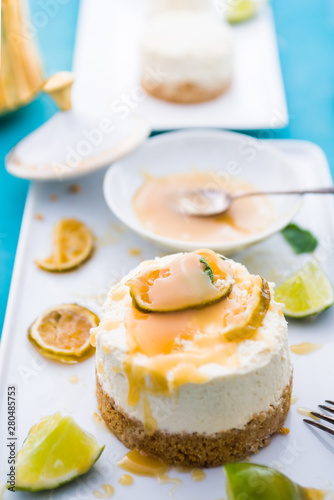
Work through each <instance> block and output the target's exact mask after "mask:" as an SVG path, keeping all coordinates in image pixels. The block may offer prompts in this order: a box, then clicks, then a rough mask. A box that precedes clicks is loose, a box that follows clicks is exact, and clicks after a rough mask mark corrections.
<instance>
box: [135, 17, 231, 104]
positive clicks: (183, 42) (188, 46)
mask: <svg viewBox="0 0 334 500" xmlns="http://www.w3.org/2000/svg"><path fill="white" fill-rule="evenodd" d="M152 70H153V71H154V72H155V74H156V75H158V76H157V78H154V79H153V78H152ZM232 71H233V50H232V35H231V31H230V28H229V26H227V24H225V23H223V21H221V20H219V19H218V18H216V16H215V15H214V14H212V13H211V12H210V11H209V10H206V9H201V8H197V9H196V8H193V9H192V10H191V9H184V10H181V9H168V10H162V11H161V12H159V13H156V14H155V15H153V16H152V17H151V18H150V19H149V21H148V22H147V25H146V27H145V32H144V36H143V39H142V43H141V75H142V76H141V81H142V86H143V87H144V89H145V90H146V91H147V92H148V93H149V94H150V95H152V96H154V97H157V98H159V99H163V100H166V101H171V102H177V103H196V102H202V101H207V100H210V99H214V98H216V97H218V96H220V95H221V94H223V93H224V92H225V91H226V90H227V89H228V88H229V86H230V84H231V80H232Z"/></svg>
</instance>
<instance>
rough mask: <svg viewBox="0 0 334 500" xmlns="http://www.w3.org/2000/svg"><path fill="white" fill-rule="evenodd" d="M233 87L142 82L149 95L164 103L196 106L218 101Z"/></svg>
mask: <svg viewBox="0 0 334 500" xmlns="http://www.w3.org/2000/svg"><path fill="white" fill-rule="evenodd" d="M230 85H231V82H227V83H224V84H221V85H218V86H216V87H213V88H208V87H204V86H201V85H197V84H195V83H191V82H184V83H179V84H177V85H174V84H170V85H168V84H166V83H157V84H152V82H147V81H145V78H143V80H142V86H143V88H144V89H145V90H146V92H147V93H148V94H150V95H151V96H153V97H156V98H157V99H162V100H163V101H169V102H174V103H179V104H195V103H199V102H204V101H211V100H212V99H216V98H217V97H219V96H220V95H222V94H223V93H224V92H226V91H227V90H228V89H229V87H230Z"/></svg>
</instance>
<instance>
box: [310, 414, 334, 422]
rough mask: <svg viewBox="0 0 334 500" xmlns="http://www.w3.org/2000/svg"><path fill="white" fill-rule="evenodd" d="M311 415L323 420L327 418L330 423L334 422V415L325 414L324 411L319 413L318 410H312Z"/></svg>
mask: <svg viewBox="0 0 334 500" xmlns="http://www.w3.org/2000/svg"><path fill="white" fill-rule="evenodd" d="M310 413H311V415H313V416H314V417H317V418H321V419H322V420H326V422H329V423H330V424H334V417H328V416H327V415H324V414H323V413H318V412H317V411H311V412H310Z"/></svg>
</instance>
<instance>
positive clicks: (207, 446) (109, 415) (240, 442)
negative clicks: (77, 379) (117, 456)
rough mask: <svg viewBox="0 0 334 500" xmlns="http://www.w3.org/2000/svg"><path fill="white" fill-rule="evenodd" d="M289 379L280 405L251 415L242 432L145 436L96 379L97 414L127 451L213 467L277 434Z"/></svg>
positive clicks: (239, 456) (245, 453)
mask: <svg viewBox="0 0 334 500" xmlns="http://www.w3.org/2000/svg"><path fill="white" fill-rule="evenodd" d="M291 390H292V376H291V379H290V382H289V384H288V385H287V386H286V387H285V388H284V390H283V392H282V395H281V398H280V401H279V403H278V404H277V405H276V406H271V407H270V408H269V410H268V411H267V412H262V413H259V414H257V415H254V416H253V418H252V420H251V421H250V422H248V423H247V425H245V427H243V428H242V429H231V430H229V431H226V432H217V433H216V434H210V435H206V434H198V433H192V434H190V433H182V434H169V433H167V432H163V431H160V430H157V431H156V432H155V433H154V434H153V435H148V434H146V433H145V430H144V425H143V424H142V422H140V421H138V420H136V419H132V418H130V417H129V416H128V415H127V414H126V413H124V412H122V411H121V410H120V409H118V408H117V407H116V406H115V402H114V400H113V399H112V398H111V397H109V396H108V395H107V394H106V393H105V392H104V391H103V389H102V387H101V385H100V382H99V380H98V377H96V395H97V401H98V406H99V410H100V413H101V416H102V418H103V420H104V421H105V423H106V425H107V426H108V428H109V429H110V430H111V432H112V433H113V434H114V435H115V436H116V437H117V438H118V439H119V440H120V441H121V442H122V443H123V444H124V445H125V446H127V447H128V448H131V449H134V448H137V449H140V450H143V451H145V452H147V453H151V454H153V455H155V456H157V457H160V458H162V459H163V460H164V462H166V463H168V464H171V465H184V466H190V467H214V466H218V465H222V464H224V463H228V462H237V461H239V460H242V459H243V458H245V457H247V456H248V455H250V454H251V453H256V452H257V451H258V450H259V448H262V447H263V446H266V445H268V444H269V443H270V436H271V435H273V434H276V433H279V432H280V429H281V428H282V426H283V424H284V421H285V419H286V416H287V414H288V412H289V408H290V400H291Z"/></svg>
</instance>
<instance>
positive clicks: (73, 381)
mask: <svg viewBox="0 0 334 500" xmlns="http://www.w3.org/2000/svg"><path fill="white" fill-rule="evenodd" d="M68 381H69V383H70V384H77V383H78V382H79V379H78V377H77V376H76V375H72V376H71V377H70V378H69V379H68Z"/></svg>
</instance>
